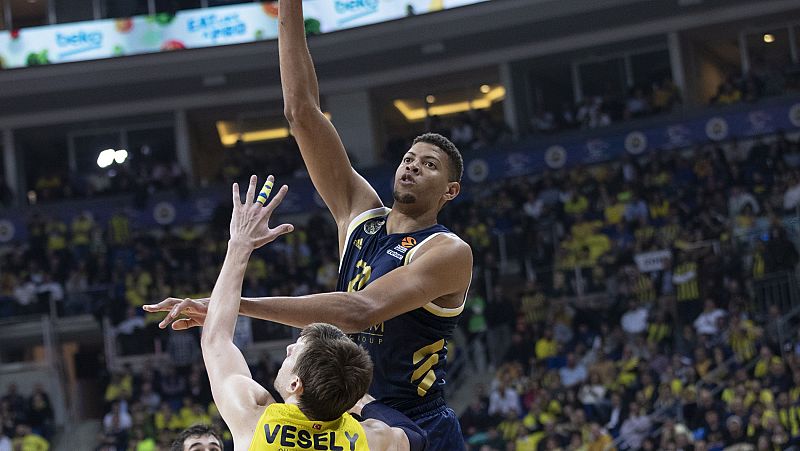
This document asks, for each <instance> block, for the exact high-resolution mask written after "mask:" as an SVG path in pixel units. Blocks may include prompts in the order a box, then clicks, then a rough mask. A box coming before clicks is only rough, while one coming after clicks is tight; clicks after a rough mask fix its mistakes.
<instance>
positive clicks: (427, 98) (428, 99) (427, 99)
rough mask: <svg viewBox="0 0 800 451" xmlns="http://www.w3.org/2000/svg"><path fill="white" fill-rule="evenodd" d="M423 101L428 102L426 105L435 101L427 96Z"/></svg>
mask: <svg viewBox="0 0 800 451" xmlns="http://www.w3.org/2000/svg"><path fill="white" fill-rule="evenodd" d="M425 101H426V102H428V103H433V102H435V101H436V97H434V96H431V95H429V96H427V97H425Z"/></svg>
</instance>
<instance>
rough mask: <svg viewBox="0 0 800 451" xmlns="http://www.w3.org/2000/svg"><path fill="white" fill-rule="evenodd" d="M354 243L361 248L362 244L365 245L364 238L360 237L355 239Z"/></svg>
mask: <svg viewBox="0 0 800 451" xmlns="http://www.w3.org/2000/svg"><path fill="white" fill-rule="evenodd" d="M353 245H354V246H355V247H357V248H359V249H361V246H363V245H364V238H359V239H357V240H355V241H353Z"/></svg>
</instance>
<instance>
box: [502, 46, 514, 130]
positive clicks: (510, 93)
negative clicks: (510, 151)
mask: <svg viewBox="0 0 800 451" xmlns="http://www.w3.org/2000/svg"><path fill="white" fill-rule="evenodd" d="M514 81H515V80H514V73H513V71H512V70H511V63H508V62H505V63H502V64H500V84H501V85H503V87H504V88H506V98H505V100H503V116H504V117H505V120H506V124H508V126H509V127H511V131H512V132H513V133H514V136H518V135H519V116H518V115H517V102H518V101H519V100H518V96H517V94H518V93H517V92H516V91H517V90H516V86H517V85H516V83H514Z"/></svg>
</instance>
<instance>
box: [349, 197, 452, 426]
mask: <svg viewBox="0 0 800 451" xmlns="http://www.w3.org/2000/svg"><path fill="white" fill-rule="evenodd" d="M390 211H391V210H390V209H389V208H385V207H381V208H376V209H374V210H369V211H366V212H364V213H362V214H360V215H359V216H357V217H356V218H355V219H353V221H352V222H351V223H350V226H349V227H348V230H347V240H346V241H345V248H344V252H343V255H342V262H341V265H340V267H339V281H338V284H337V289H338V290H340V291H350V292H352V291H359V290H361V289H363V288H364V287H365V286H367V285H368V284H369V283H370V282H372V281H373V280H375V279H377V278H378V277H381V276H383V275H384V274H386V273H388V272H389V271H391V270H393V269H396V268H399V267H400V266H403V265H407V264H409V263H411V260H412V259H413V258H414V253H415V252H416V250H417V249H418V248H419V247H420V246H422V245H423V243H425V241H426V240H429V239H431V238H433V237H435V236H437V235H440V234H443V233H448V234H449V233H451V232H450V231H449V230H448V229H447V228H446V227H444V226H442V225H439V224H436V225H433V226H431V227H428V228H426V229H423V230H418V231H416V232H412V233H395V234H387V233H386V217H387V215H388V214H389V212H390ZM463 309H464V305H463V304H462V305H461V306H460V307H458V308H452V309H448V308H443V307H439V306H438V305H436V304H434V303H432V302H431V303H429V304H426V305H425V306H423V307H421V308H417V309H415V310H412V311H410V312H407V313H403V314H402V315H399V316H397V317H395V318H392V319H390V320H388V321H384V322H383V323H381V324H376V325H374V326H372V327H370V328H369V329H367V330H365V331H363V332H360V333H357V334H351V335H350V337H351V338H352V339H353V340H355V341H356V342H357V343H358V344H360V345H361V346H363V347H364V348H366V349H367V351H369V354H370V356H371V357H372V361H373V363H374V365H375V369H374V372H373V377H372V386H371V387H370V390H369V393H370V394H371V395H372V396H374V397H375V398H376V399H378V400H380V401H382V402H383V403H385V404H387V405H389V406H391V407H394V408H395V409H397V410H400V411H401V412H404V413H405V412H409V411H410V410H413V409H414V408H415V407H418V406H422V405H423V404H427V403H430V401H431V400H434V399H437V398H442V395H443V394H442V390H443V387H444V384H445V363H446V361H447V342H448V340H450V338H451V337H452V335H453V330H454V329H455V327H456V324H457V323H458V318H459V316H460V315H461V312H462V311H463Z"/></svg>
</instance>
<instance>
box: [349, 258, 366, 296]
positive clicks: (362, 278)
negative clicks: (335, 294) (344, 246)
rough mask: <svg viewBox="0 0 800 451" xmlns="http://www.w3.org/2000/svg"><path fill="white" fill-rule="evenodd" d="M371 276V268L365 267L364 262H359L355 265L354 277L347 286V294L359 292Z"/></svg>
mask: <svg viewBox="0 0 800 451" xmlns="http://www.w3.org/2000/svg"><path fill="white" fill-rule="evenodd" d="M370 276H372V267H371V266H369V265H367V263H366V262H365V261H364V260H359V261H358V263H356V276H355V277H353V280H351V281H350V283H348V284H347V292H348V293H352V292H354V291H361V290H362V289H364V287H365V286H366V285H367V283H368V282H369V278H370Z"/></svg>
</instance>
